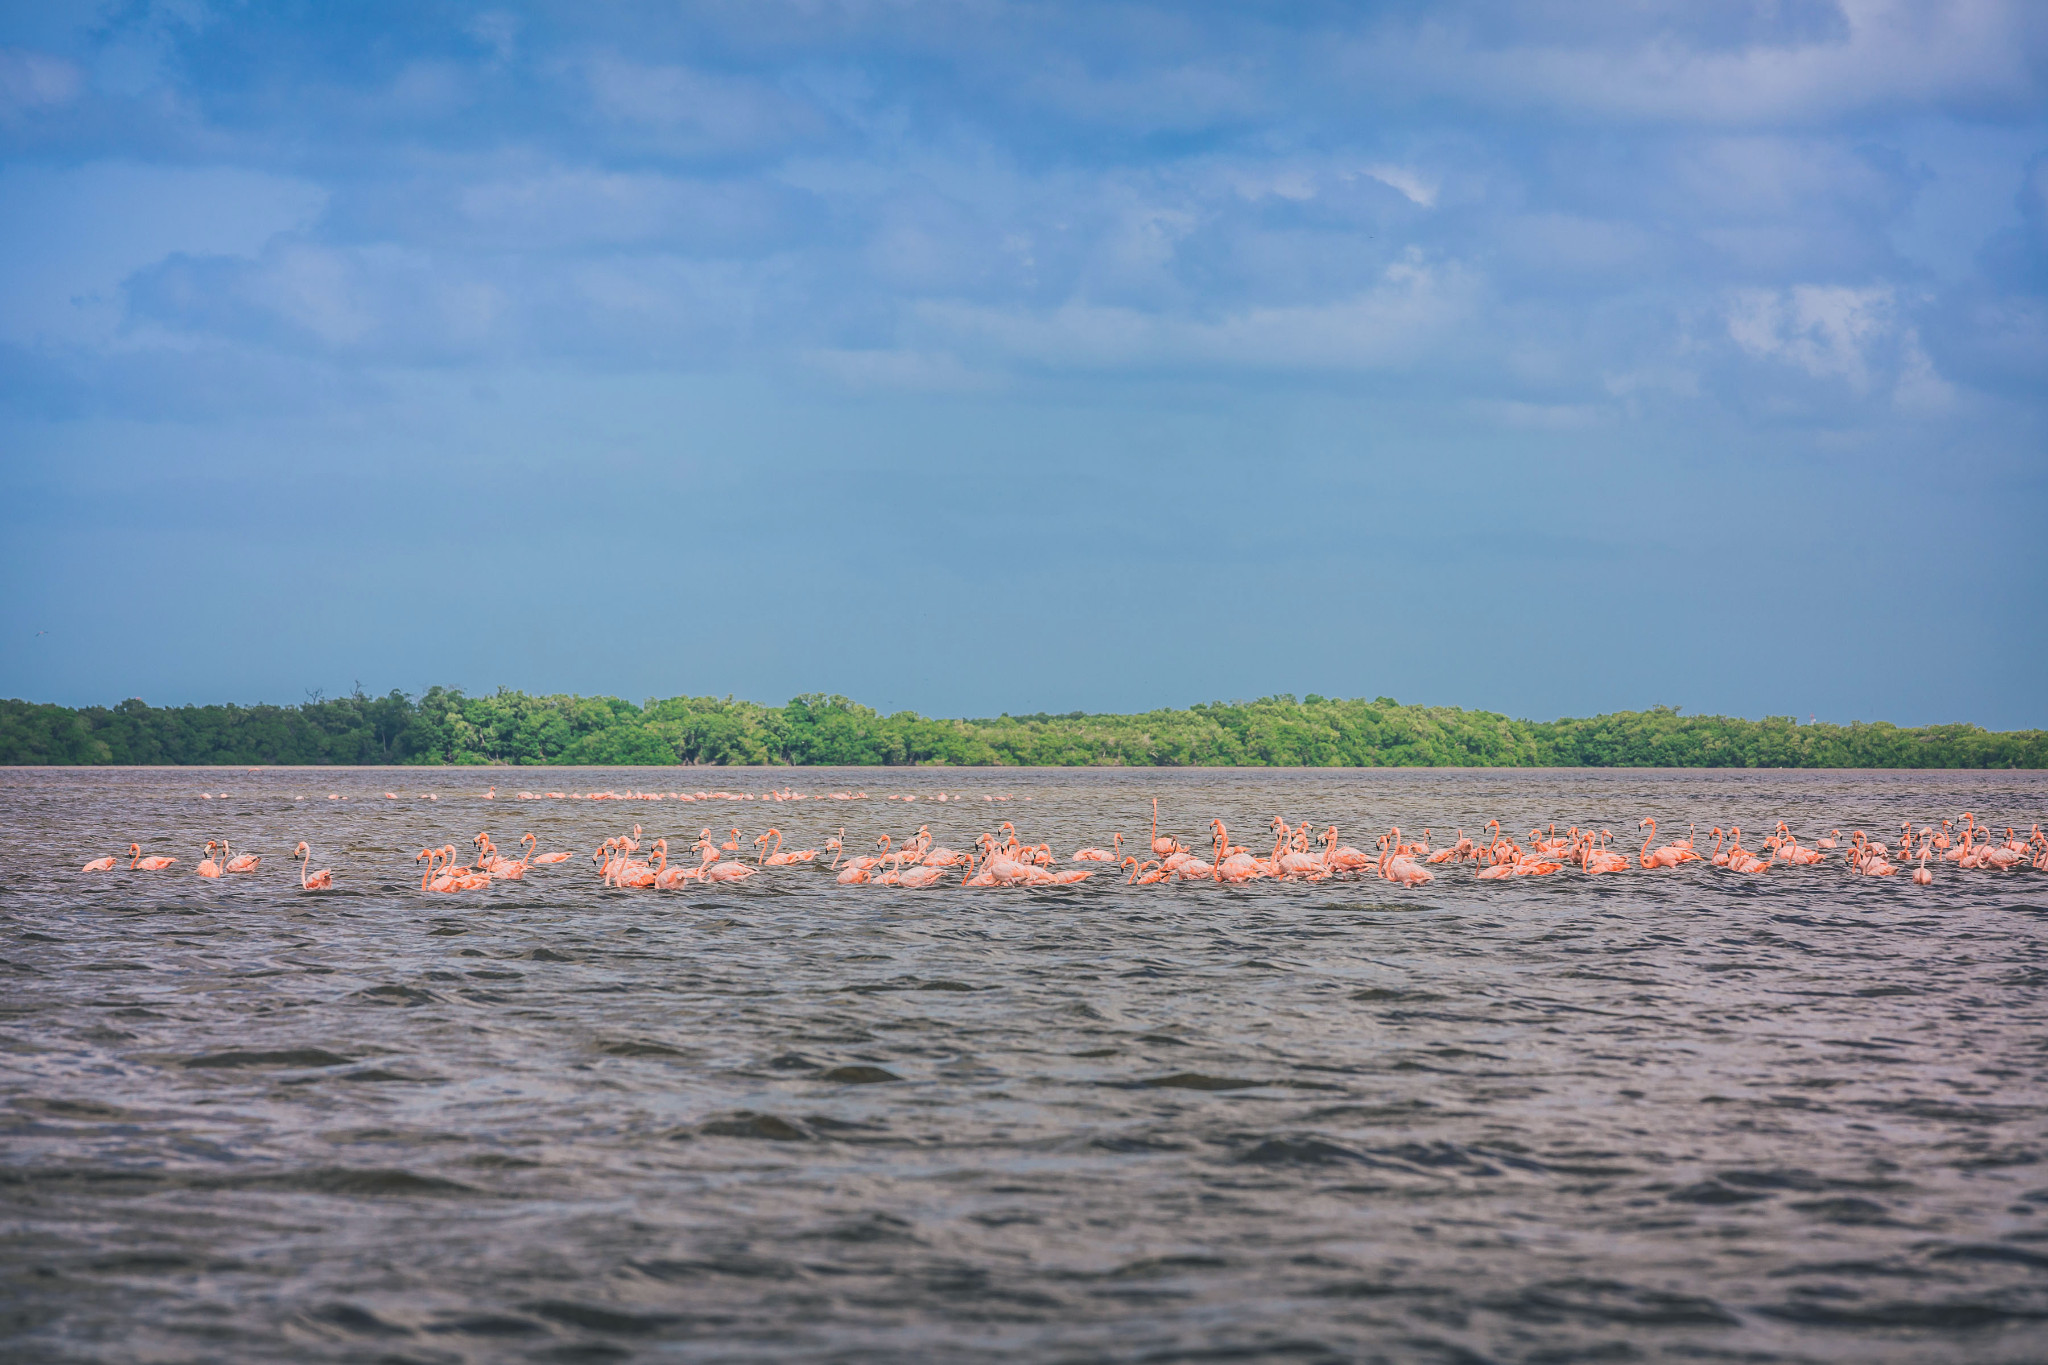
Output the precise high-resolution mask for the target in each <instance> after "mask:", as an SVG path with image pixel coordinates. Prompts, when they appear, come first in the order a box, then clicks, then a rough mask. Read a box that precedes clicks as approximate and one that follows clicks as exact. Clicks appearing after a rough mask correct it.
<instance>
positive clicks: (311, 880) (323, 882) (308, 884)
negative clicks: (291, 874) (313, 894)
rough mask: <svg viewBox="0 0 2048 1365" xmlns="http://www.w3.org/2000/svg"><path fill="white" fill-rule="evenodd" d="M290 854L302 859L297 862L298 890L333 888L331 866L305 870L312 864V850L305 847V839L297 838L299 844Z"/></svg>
mask: <svg viewBox="0 0 2048 1365" xmlns="http://www.w3.org/2000/svg"><path fill="white" fill-rule="evenodd" d="M292 856H293V857H294V858H301V859H304V861H303V862H301V863H300V864H299V890H301V891H332V890H333V889H334V869H333V868H331V867H323V868H321V869H320V870H319V871H318V872H309V871H307V870H306V869H307V868H309V867H311V866H312V864H313V850H312V849H310V848H308V847H306V841H305V840H304V839H301V840H299V846H298V847H297V848H295V849H293V850H292Z"/></svg>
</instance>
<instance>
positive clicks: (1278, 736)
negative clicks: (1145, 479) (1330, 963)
mask: <svg viewBox="0 0 2048 1365" xmlns="http://www.w3.org/2000/svg"><path fill="white" fill-rule="evenodd" d="M0 766H5V767H145V768H183V767H224V768H237V767H239V768H248V767H269V768H283V767H294V768H296V767H317V766H332V767H345V768H363V767H383V766H390V767H404V768H456V767H459V768H486V769H500V768H553V767H599V768H648V769H664V768H686V769H687V768H699V769H702V768H760V769H802V768H819V767H846V768H886V767H893V768H943V769H987V768H1004V769H1013V770H1014V769H1025V768H1080V767H1085V768H1134V769H1135V768H1143V769H1171V768H1201V769H1212V770H1213V769H1218V768H1259V769H1276V768H1302V769H1328V770H1335V769H1363V768H1474V769H1504V768H1514V769H1525V770H1528V769H1561V770H1586V769H1604V768H1643V769H1652V768H1655V769H1673V770H1707V771H1712V770H1727V769H1741V768H1771V769H1803V770H1815V771H1819V770H1840V771H1870V770H1873V769H1913V770H1921V771H1937V770H1956V771H1970V770H1978V771H1981V770H1988V769H2035V768H2048V731H2043V730H2014V731H2004V732H1998V731H1990V730H1985V729H1983V728H1981V727H1979V726H1975V725H1968V724H1952V725H1925V726H1917V727H1904V726H1897V725H1892V724H1890V723H1888V722H1884V721H1877V722H1861V721H1858V722H1854V723H1851V724H1849V725H1835V724H1830V723H1814V724H1807V725H1801V724H1799V723H1798V722H1797V721H1795V720H1794V719H1793V718H1791V717H1789V716H1772V717H1765V718H1764V719H1762V720H1747V719H1744V718H1741V717H1729V716H1689V715H1683V714H1681V713H1680V712H1679V711H1678V710H1676V709H1673V708H1671V707H1655V708H1652V709H1650V710H1647V711H1620V712H1613V713H1610V714H1608V715H1602V716H1593V717H1587V718H1583V719H1576V718H1565V719H1560V720H1553V721H1530V720H1518V719H1514V718H1511V717H1509V716H1505V715H1501V714H1499V713H1497V712H1491V711H1469V710H1465V709H1462V708H1459V707H1433V706H1413V705H1402V704H1401V703H1399V702H1396V701H1394V700H1392V699H1391V698H1387V697H1378V698H1374V699H1371V700H1366V699H1363V698H1355V699H1343V698H1330V697H1321V696H1317V695H1314V694H1310V695H1309V696H1307V697H1305V698H1301V699H1296V698H1295V697H1293V696H1278V697H1265V698H1261V699H1259V700H1257V701H1250V702H1211V703H1207V704H1205V705H1198V706H1192V707H1188V708H1186V709H1165V710H1157V711H1146V712H1141V713H1136V714H1131V715H1114V714H1086V713H1081V712H1069V713H1067V714H1064V715H1046V714H1043V713H1041V714H1036V715H1028V716H1008V715H1005V716H998V717H995V718H993V719H988V718H982V719H972V720H967V719H958V720H955V719H934V718H930V717H925V716H920V715H917V714H916V713H914V712H908V711H904V712H897V713H895V714H893V715H883V714H882V713H880V712H878V711H876V710H874V709H872V708H870V707H866V706H862V705H860V704H859V703H857V702H853V701H849V700H848V699H846V698H844V697H838V696H824V695H819V694H807V695H805V696H800V697H796V698H793V699H792V700H790V701H789V702H787V703H786V704H784V705H782V706H764V705H762V704H760V703H757V702H750V701H737V700H734V699H733V698H731V697H723V698H719V697H673V698H669V699H666V700H649V701H647V702H645V703H643V704H640V705H635V704H633V703H632V702H628V701H623V700H620V699H619V698H616V697H575V696H562V695H557V696H532V695H529V694H527V693H523V692H513V691H509V690H500V691H498V692H495V693H491V694H489V695H486V696H477V697H471V696H467V695H465V694H463V693H462V692H460V691H458V690H454V689H449V688H441V687H435V688H430V689H429V690H428V691H427V692H426V694H425V695H423V696H420V697H417V698H415V697H412V696H410V695H408V694H406V693H403V692H397V691H393V692H390V693H387V694H385V695H384V696H381V697H372V696H367V695H365V694H363V693H361V692H357V693H355V694H353V695H351V696H347V697H338V698H331V699H329V698H318V699H315V700H313V701H309V702H305V703H302V704H300V705H296V706H272V705H254V706H240V705H235V704H224V705H210V706H177V707H152V706H149V705H148V704H146V703H144V702H142V701H140V700H131V701H126V702H122V703H120V704H119V705H117V706H111V707H105V706H90V707H79V708H72V707H64V706H56V705H52V704H48V703H35V702H27V701H20V700H7V701H0Z"/></svg>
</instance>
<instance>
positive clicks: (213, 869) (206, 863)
mask: <svg viewBox="0 0 2048 1365" xmlns="http://www.w3.org/2000/svg"><path fill="white" fill-rule="evenodd" d="M216 847H218V845H217V844H216V843H215V842H214V841H213V840H211V839H208V840H207V841H206V857H205V858H203V859H202V860H201V861H200V864H199V866H198V868H197V869H196V870H197V871H198V873H199V875H200V876H202V877H218V876H219V875H220V864H219V863H217V862H215V861H214V860H213V850H214V849H215V848H216Z"/></svg>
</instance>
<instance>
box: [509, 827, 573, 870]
mask: <svg viewBox="0 0 2048 1365" xmlns="http://www.w3.org/2000/svg"><path fill="white" fill-rule="evenodd" d="M528 839H532V840H533V844H534V847H535V848H538V847H540V840H539V839H538V838H535V836H533V835H532V834H524V835H521V836H520V839H519V842H520V843H522V844H523V843H525V842H526V841H527V840H528ZM572 856H573V855H571V854H568V853H543V854H541V855H540V856H539V857H537V858H536V857H529V858H528V859H527V860H526V861H527V863H528V864H529V865H531V866H534V867H548V866H550V865H552V864H554V863H566V862H568V861H569V859H570V858H571V857H572Z"/></svg>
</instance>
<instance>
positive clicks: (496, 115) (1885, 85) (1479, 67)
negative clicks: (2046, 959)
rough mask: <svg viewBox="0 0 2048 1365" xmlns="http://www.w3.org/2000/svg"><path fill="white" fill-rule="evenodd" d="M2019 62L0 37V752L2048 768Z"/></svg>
mask: <svg viewBox="0 0 2048 1365" xmlns="http://www.w3.org/2000/svg"><path fill="white" fill-rule="evenodd" d="M2044 417H2048V7H2043V6H2041V5H2039V4H2038V3H2030V2H2029V0H2010V2H2009V3H2001V2H2000V0H1933V2H1929V3H1920V2H1919V0H1702V2H1701V3H1677V2H1675V0H1674V2H1671V3H1658V0H1616V3H1613V4H1609V5H1598V4H1588V3H1580V2H1578V0H1574V2H1572V3H1565V2H1564V0H1557V2H1555V3H1544V2H1542V0H1536V2H1534V3H1515V4H1510V3H1505V0H1501V2H1499V3H1445V2H1444V0H1430V2H1429V3H1422V0H1414V2H1413V3H1392V4H1382V5H1372V4H1345V5H1334V4H1332V5H1318V4H1314V3H1305V4H1294V5H1285V6H1281V5H1270V6H1255V5H1244V4H1236V5H1203V4H1191V3H1186V2H1185V0H1177V2H1176V3H1170V4H1169V3H1162V4H1153V5H1148V4H1119V3H1110V2H1108V0H1096V2H1093V3H1086V4H1071V5H1069V4H1058V3H1040V4H1008V3H995V2H993V0H961V2H960V3H947V4H938V3H933V4H923V3H916V2H915V0H800V2H799V3H773V2H772V0H744V2H740V3H730V4H726V3H699V4H687V3H669V4H659V5H657V4H642V5H618V6H593V5H587V4H566V3H565V4H547V3H537V4H530V5H519V6H512V7H508V8H499V9H491V8H474V7H470V6H464V5H454V4H437V3H432V2H431V0H426V2H424V3H423V0H407V3H403V4H388V5H378V4H360V5H347V6H338V5H326V4H313V3H307V4H299V5H291V4H266V5H252V4H237V3H208V2H207V0H159V2H157V3H149V2H148V0H133V2H131V3H118V4H103V5H97V6H95V5H89V4H79V5H70V6H65V5H52V6H9V7H7V8H6V10H5V12H4V14H0V474H4V480H5V489H6V497H5V498H4V499H0V574H4V582H5V585H6V589H7V590H6V592H5V593H4V594H0V695H9V696H22V697H27V698H31V699H35V700H47V701H61V702H66V703H72V704H81V703H86V702H109V701H113V700H117V699H119V698H122V697H126V696H130V695H140V696H143V697H145V698H147V699H149V700H151V701H154V702H181V701H196V700H228V699H232V700H242V701H256V700H270V701H295V700H298V699H300V698H302V697H303V696H305V695H306V693H307V692H308V691H310V690H313V689H322V690H325V691H326V692H328V693H330V694H331V693H335V692H341V691H346V690H348V689H349V688H350V687H351V686H352V685H353V684H354V683H356V682H357V681H358V680H360V682H361V683H362V685H363V686H364V687H366V688H368V689H369V690H371V691H373V692H374V691H383V690H385V689H388V688H391V687H403V688H406V689H408V690H417V689H419V688H421V687H423V686H425V685H427V684H429V683H434V682H440V683H445V684H449V685H455V686H461V687H463V688H465V689H468V690H470V691H483V690H489V689H491V688H494V687H497V686H500V685H504V686H512V687H520V688H525V689H528V690H539V691H577V692H609V693H614V694H618V695H623V696H627V697H631V698H634V699H639V698H642V697H646V696H652V695H662V696H666V695H673V694H677V693H692V694H702V693H717V694H724V693H735V694H737V695H740V696H744V697H751V698H755V699H757V700H762V701H769V702H779V701H781V700H782V699H784V698H786V697H787V696H789V695H791V694H793V693H796V692H800V691H814V690H815V691H828V692H842V693H846V694H848V695H851V696H854V697H856V698H859V699H862V700H865V701H868V702H870V703H871V704H875V705H878V706H881V707H883V708H885V709H896V708H901V707H912V708H917V709H919V710H922V711H925V712H927V713H934V714H973V715H982V714H993V713H995V712H997V711H1002V710H1009V711H1012V712H1026V711H1038V710H1049V711H1065V710H1071V709H1088V710H1126V709H1141V708H1145V707H1150V706H1155V705H1184V704H1187V703H1190V702H1195V701H1203V700H1210V699H1218V698H1232V697H1251V696H1258V695H1263V694H1267V693H1273V692H1294V693H1297V694H1302V693H1308V692H1320V693H1324V694H1327V695H1342V696H1354V695H1364V696H1374V695H1390V696H1394V697H1398V698H1399V699H1401V700H1403V701H1419V702H1431V703H1443V704H1457V705H1464V706H1478V707H1486V708H1491V709H1498V710H1504V711H1508V712H1511V713H1513V714H1518V715H1526V716H1534V717H1548V716H1554V715H1559V714H1587V713H1591V712H1595V711H1603V710H1612V709H1619V708H1634V707H1641V706H1648V705H1652V704H1656V703H1666V704H1671V705H1678V706H1683V707H1686V708H1688V709H1691V710H1696V711H1722V712H1728V713H1734V714H1744V715H1762V714H1796V715H1799V716H1800V717H1802V718H1804V717H1805V716H1807V715H1809V714H1815V715H1819V716H1820V717H1821V718H1823V719H1835V720H1847V719H1852V718H1864V719H1871V718H1884V719H1894V720H1899V721H1904V722H1926V721H1934V720H1950V719H1964V720H1973V721H1977V722H1980V723H1984V724H1988V725H1992V726H1996V727H2011V726H2021V725H2042V724H2048V683H2044V682H2043V679H2044V677H2048V608H2044V607H2043V605H2042V601H2043V594H2044V589H2048V489H2044V464H2048V457H2044V453H2048V430H2044Z"/></svg>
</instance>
